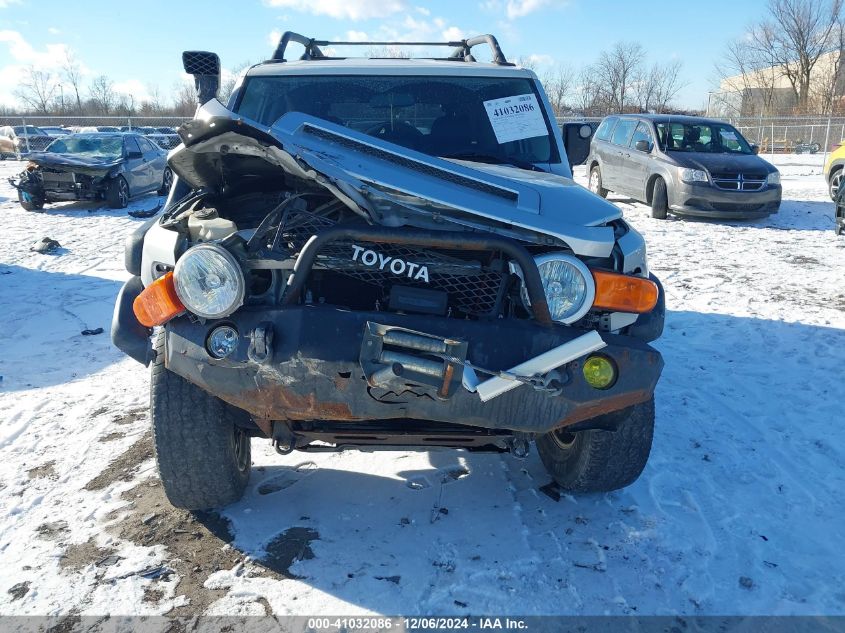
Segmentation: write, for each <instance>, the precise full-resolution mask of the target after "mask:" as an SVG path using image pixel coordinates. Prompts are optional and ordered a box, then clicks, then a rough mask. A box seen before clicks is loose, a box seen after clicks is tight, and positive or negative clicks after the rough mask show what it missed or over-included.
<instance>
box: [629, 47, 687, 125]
mask: <svg viewBox="0 0 845 633" xmlns="http://www.w3.org/2000/svg"><path fill="white" fill-rule="evenodd" d="M682 67H683V64H681V62H680V60H675V61H674V62H667V63H665V64H661V63H659V62H658V63H656V64H654V65H653V66H652V67H651V68H650V69H649V70H648V72H645V73H643V75H642V77H641V79H640V82H639V84H637V96H638V97H639V101H640V107H641V108H642V109H643V110H645V111H646V112H657V113H660V112H664V111H665V110H666V108H667V107H668V105H669V102H670V101H671V100H672V99H674V98H675V96H676V95H677V94H678V91H680V89H681V88H683V87H684V85H685V84H684V83H683V82H682V81H681V68H682Z"/></svg>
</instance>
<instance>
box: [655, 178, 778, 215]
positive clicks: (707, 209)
mask: <svg viewBox="0 0 845 633" xmlns="http://www.w3.org/2000/svg"><path fill="white" fill-rule="evenodd" d="M781 191H782V189H781V186H780V185H767V186H766V187H765V188H764V189H762V190H760V191H727V190H724V189H719V188H717V187H715V186H712V185H710V184H709V183H684V182H679V183H677V185H676V186H675V187H673V188H672V191H671V197H670V199H669V209H670V210H671V211H672V212H673V213H675V214H677V215H683V216H694V217H702V218H714V219H723V220H734V219H736V220H750V219H755V218H763V217H766V216H768V215H771V214H773V213H777V211H778V209H779V208H780V201H781Z"/></svg>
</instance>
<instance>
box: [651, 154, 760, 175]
mask: <svg viewBox="0 0 845 633" xmlns="http://www.w3.org/2000/svg"><path fill="white" fill-rule="evenodd" d="M668 154H669V156H671V158H672V159H673V160H674V162H675V163H676V164H677V165H678V166H679V167H688V168H690V169H703V170H705V171H708V172H711V173H714V172H715V173H717V174H719V173H721V174H724V173H759V174H770V173H772V172H775V171H777V169H775V167H774V165H772V164H771V163H769V162H768V161H766V160H763V159H762V158H760V157H759V156H757V155H756V154H710V153H707V152H689V153H687V152H669V153H668Z"/></svg>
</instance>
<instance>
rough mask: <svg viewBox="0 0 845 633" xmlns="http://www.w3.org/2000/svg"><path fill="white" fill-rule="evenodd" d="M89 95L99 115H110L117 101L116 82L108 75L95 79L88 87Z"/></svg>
mask: <svg viewBox="0 0 845 633" xmlns="http://www.w3.org/2000/svg"><path fill="white" fill-rule="evenodd" d="M88 95H89V96H90V101H91V104H92V105H93V106H94V109H95V110H96V111H97V113H98V114H110V113H111V111H112V110H113V109H114V106H115V103H116V101H117V95H116V94H115V91H114V82H112V80H111V79H109V78H108V77H107V76H106V75H98V76H97V77H94V79H93V80H92V81H91V84H90V85H89V86H88Z"/></svg>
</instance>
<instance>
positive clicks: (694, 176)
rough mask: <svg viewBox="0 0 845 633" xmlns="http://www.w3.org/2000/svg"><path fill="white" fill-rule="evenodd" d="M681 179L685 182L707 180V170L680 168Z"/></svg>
mask: <svg viewBox="0 0 845 633" xmlns="http://www.w3.org/2000/svg"><path fill="white" fill-rule="evenodd" d="M680 176H681V180H683V181H684V182H707V172H706V171H704V170H703V169H687V168H682V169H680Z"/></svg>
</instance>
